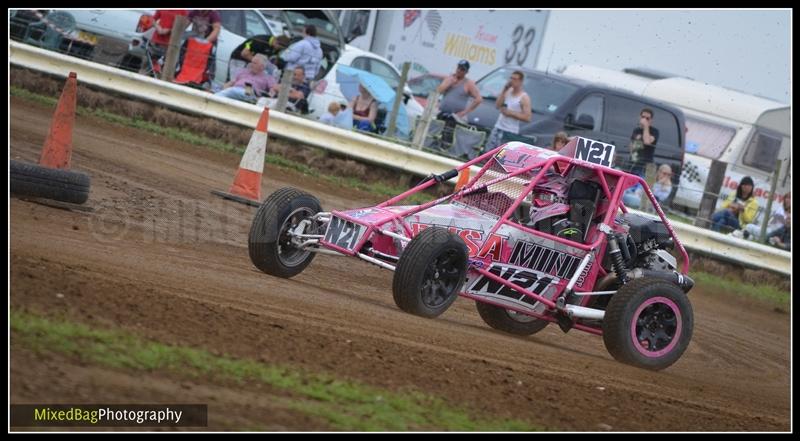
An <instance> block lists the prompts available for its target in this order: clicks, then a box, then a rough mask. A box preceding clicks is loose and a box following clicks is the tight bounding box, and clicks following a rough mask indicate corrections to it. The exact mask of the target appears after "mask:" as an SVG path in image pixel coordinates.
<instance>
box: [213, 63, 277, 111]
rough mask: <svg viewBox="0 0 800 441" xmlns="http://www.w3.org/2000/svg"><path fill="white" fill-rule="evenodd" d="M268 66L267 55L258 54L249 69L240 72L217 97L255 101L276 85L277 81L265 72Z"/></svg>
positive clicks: (226, 84)
mask: <svg viewBox="0 0 800 441" xmlns="http://www.w3.org/2000/svg"><path fill="white" fill-rule="evenodd" d="M266 65H267V57H266V55H264V54H256V55H255V56H254V57H253V61H251V62H250V63H249V64H248V65H247V69H243V70H240V71H239V73H238V74H236V78H234V79H233V80H231V81H228V82H227V83H225V84H224V85H223V86H222V90H221V91H219V92H217V93H216V95H217V96H224V97H226V98H233V99H235V100H239V101H255V100H256V99H257V98H258V97H259V96H260V95H263V94H264V93H265V92H267V91H268V90H270V89H271V88H272V87H273V86H275V84H276V81H275V79H274V78H272V77H271V76H269V75H267V73H266V72H265V71H264V67H265V66H266Z"/></svg>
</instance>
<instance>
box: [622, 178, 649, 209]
mask: <svg viewBox="0 0 800 441" xmlns="http://www.w3.org/2000/svg"><path fill="white" fill-rule="evenodd" d="M642 195H644V188H642V184H639V183H636V185H634V186H633V187H630V188H628V189H627V190H625V192H624V193H622V203H623V204H625V206H626V207H628V208H641V206H642Z"/></svg>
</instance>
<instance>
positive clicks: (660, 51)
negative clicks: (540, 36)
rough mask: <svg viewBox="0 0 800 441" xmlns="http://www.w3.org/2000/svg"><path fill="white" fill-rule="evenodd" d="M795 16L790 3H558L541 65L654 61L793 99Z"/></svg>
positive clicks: (660, 65) (678, 71)
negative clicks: (651, 7) (704, 6)
mask: <svg viewBox="0 0 800 441" xmlns="http://www.w3.org/2000/svg"><path fill="white" fill-rule="evenodd" d="M790 20H791V12H790V11H788V10H770V11H764V10H760V11H758V10H757V11H754V10H704V11H695V10H692V11H677V10H670V11H635V10H617V11H609V10H598V11H570V10H553V11H551V12H550V18H549V19H548V23H547V30H546V32H545V35H544V40H543V41H542V47H541V52H540V53H539V59H538V63H537V67H538V68H539V69H542V70H544V69H545V68H546V67H547V66H548V62H549V66H550V69H551V70H554V69H556V68H558V67H560V66H565V65H568V64H574V63H584V64H589V65H594V66H600V67H607V68H612V69H622V68H624V67H649V68H652V69H657V70H662V71H667V72H671V73H675V74H680V75H685V76H688V77H691V78H694V79H695V80H699V81H706V82H708V83H711V84H715V85H719V86H724V87H730V88H733V89H738V90H741V91H744V92H748V93H752V94H755V95H761V96H763V97H766V98H770V99H773V100H776V101H780V102H783V103H788V102H790V92H789V91H790V88H789V87H790V85H789V69H790V68H789V66H790V64H789V60H790V50H791V47H790V23H791V21H790ZM551 54H552V57H551Z"/></svg>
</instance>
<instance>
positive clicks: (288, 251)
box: [278, 207, 315, 267]
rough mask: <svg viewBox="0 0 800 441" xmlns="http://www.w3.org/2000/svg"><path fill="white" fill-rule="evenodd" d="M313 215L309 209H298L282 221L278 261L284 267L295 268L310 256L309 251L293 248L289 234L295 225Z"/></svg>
mask: <svg viewBox="0 0 800 441" xmlns="http://www.w3.org/2000/svg"><path fill="white" fill-rule="evenodd" d="M314 214H315V213H314V211H312V210H311V209H310V208H305V207H303V208H298V209H297V210H294V211H293V212H292V213H291V214H289V216H288V217H287V218H286V219H285V220H284V221H283V224H282V225H281V228H280V230H279V231H280V232H279V234H278V259H280V261H281V263H282V264H283V265H284V266H286V267H293V266H297V265H299V264H300V263H302V262H303V261H304V260H306V258H307V257H308V256H309V254H311V252H310V251H305V250H301V249H299V248H297V247H296V246H294V244H292V236H291V235H289V232H290V231H291V230H294V229H295V228H297V225H298V224H300V222H302V221H303V220H304V219H308V218H310V217H311V216H313V215H314Z"/></svg>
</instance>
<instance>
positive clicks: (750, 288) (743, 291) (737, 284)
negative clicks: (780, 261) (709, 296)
mask: <svg viewBox="0 0 800 441" xmlns="http://www.w3.org/2000/svg"><path fill="white" fill-rule="evenodd" d="M689 275H690V276H691V277H692V278H693V279H694V281H695V283H696V284H700V285H704V286H705V287H708V288H710V289H713V290H716V291H719V292H722V293H725V294H728V293H733V294H735V295H739V296H743V297H749V298H753V299H756V300H759V301H762V302H765V303H768V304H769V305H771V306H775V307H779V308H782V309H783V310H788V309H789V300H790V294H789V293H788V292H786V291H784V290H781V289H779V288H776V287H774V286H772V285H763V284H762V285H751V284H748V283H742V282H741V281H738V280H732V279H729V278H725V277H720V276H717V275H714V274H709V273H705V272H700V271H697V272H694V271H693V272H690V273H689Z"/></svg>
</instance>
